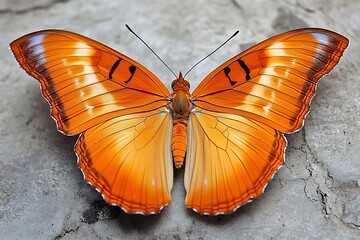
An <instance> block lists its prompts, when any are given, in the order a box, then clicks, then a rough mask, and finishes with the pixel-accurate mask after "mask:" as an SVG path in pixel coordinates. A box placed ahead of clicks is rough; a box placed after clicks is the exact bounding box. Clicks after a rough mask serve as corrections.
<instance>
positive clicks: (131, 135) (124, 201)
mask: <svg viewBox="0 0 360 240" xmlns="http://www.w3.org/2000/svg"><path fill="white" fill-rule="evenodd" d="M169 126H171V115H170V114H169V113H168V112H167V111H162V112H157V111H154V112H151V113H145V114H144V113H142V114H129V115H126V116H122V117H116V118H113V119H111V120H108V121H106V122H104V123H102V124H100V125H98V126H95V127H93V128H90V129H89V130H87V131H86V132H85V133H84V134H82V135H81V136H80V138H79V140H78V142H77V144H76V146H75V151H76V153H77V156H78V163H79V166H80V167H81V169H82V170H83V173H84V176H85V179H86V180H87V181H88V182H90V183H91V184H92V185H93V186H94V187H96V188H97V189H98V190H99V191H100V192H101V193H102V194H103V196H104V199H105V200H106V201H107V202H109V203H111V204H116V205H119V206H121V207H122V208H123V209H124V210H125V211H126V212H129V213H142V214H152V213H157V212H159V211H160V210H161V209H162V208H163V207H164V206H165V205H167V204H168V203H169V202H170V200H171V195H170V191H171V188H172V184H173V166H172V157H171V142H170V141H169V139H170V137H171V133H172V128H171V127H169Z"/></svg>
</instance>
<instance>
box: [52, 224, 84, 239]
mask: <svg viewBox="0 0 360 240" xmlns="http://www.w3.org/2000/svg"><path fill="white" fill-rule="evenodd" d="M79 228H80V226H77V227H76V228H74V229H72V228H68V229H66V228H65V229H63V230H62V232H61V234H60V235H58V236H56V237H55V238H54V240H57V239H61V238H63V237H64V236H65V235H66V234H68V233H72V232H76V231H77V230H79Z"/></svg>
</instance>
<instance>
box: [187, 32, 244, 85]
mask: <svg viewBox="0 0 360 240" xmlns="http://www.w3.org/2000/svg"><path fill="white" fill-rule="evenodd" d="M238 33H239V31H236V32H235V33H234V34H233V35H232V36H231V37H229V38H228V39H227V40H226V41H225V42H223V43H222V44H221V45H220V46H218V47H217V48H216V49H215V50H214V51H212V52H211V53H209V54H208V55H206V56H205V57H203V58H202V59H201V60H200V61H198V62H197V63H195V64H194V65H193V66H192V67H191V68H190V69H189V70H188V71H187V72H186V73H185V75H184V78H185V77H186V75H188V73H189V72H191V70H193V69H194V68H195V67H196V66H197V65H199V64H200V63H201V62H202V61H204V60H205V59H207V58H208V57H210V56H211V55H212V54H213V53H215V52H216V51H217V50H219V49H220V48H221V47H222V46H224V45H225V44H226V43H227V42H229V41H230V40H231V39H232V38H233V37H235V36H236V34H238Z"/></svg>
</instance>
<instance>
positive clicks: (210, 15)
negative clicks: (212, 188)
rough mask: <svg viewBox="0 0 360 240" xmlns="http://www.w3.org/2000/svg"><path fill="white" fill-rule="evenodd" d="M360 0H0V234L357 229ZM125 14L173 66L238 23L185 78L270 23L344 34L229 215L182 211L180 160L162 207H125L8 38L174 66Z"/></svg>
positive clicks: (325, 232) (355, 232)
mask: <svg viewBox="0 0 360 240" xmlns="http://www.w3.org/2000/svg"><path fill="white" fill-rule="evenodd" d="M359 12H360V2H359V1H358V0H347V1H343V0H337V1H335V0H334V1H329V0H311V1H305V0H297V1H296V0H288V1H276V2H275V1H268V0H263V1H258V0H245V1H240V0H227V1H220V0H219V1H216V0H208V1H205V0H200V1H194V0H182V1H159V0H151V1H150V0H143V1H142V0H132V1H116V0H113V1H96V0H79V1H75V0H33V1H21V0H0V29H1V31H0V53H1V54H0V56H1V57H0V66H1V71H0V239H125V238H129V239H244V238H248V239H290V238H291V239H294V238H296V239H359V238H358V237H359V235H360V77H359V76H360V68H359V65H360V59H359V56H360V54H359V53H360V52H359V50H360V44H359V38H360V15H359ZM124 23H128V24H130V25H131V26H132V27H133V29H134V30H136V31H137V33H138V34H140V35H141V36H142V37H143V38H144V39H145V40H146V41H147V43H148V44H149V45H151V46H152V47H153V48H154V49H155V50H156V51H157V53H158V54H159V55H160V56H162V57H163V58H164V60H165V61H166V62H167V63H168V64H169V65H170V66H171V67H172V68H173V69H174V70H175V71H176V72H177V71H179V70H183V71H186V70H187V69H188V68H189V67H190V66H191V65H192V64H193V63H194V62H195V61H197V60H198V59H200V58H201V57H203V56H204V55H205V54H207V53H208V52H210V51H212V50H213V49H214V48H215V47H216V46H218V45H219V44H220V43H221V42H222V41H224V40H225V39H226V38H227V37H228V36H230V35H231V34H232V33H233V32H234V31H235V30H237V29H238V30H240V34H239V35H238V36H237V37H236V38H235V39H233V40H232V41H231V42H230V43H229V44H228V45H226V46H225V47H224V48H223V49H222V50H220V51H219V52H218V53H217V54H216V55H214V56H213V57H212V58H210V59H208V60H207V61H206V63H204V64H202V65H200V66H198V67H197V68H196V69H195V70H194V71H193V72H192V73H191V74H190V75H189V77H188V78H189V79H190V81H191V83H192V86H193V87H194V86H196V85H197V84H198V83H199V81H200V80H201V79H202V78H203V77H204V76H205V75H206V74H207V73H208V72H209V71H210V70H212V69H213V68H214V67H216V66H217V65H219V64H220V63H222V62H223V61H224V60H226V59H228V58H229V57H231V56H233V55H235V54H236V53H238V52H239V51H240V50H244V48H245V47H248V46H250V45H252V44H254V43H256V42H258V41H261V40H263V39H265V38H267V37H269V36H271V35H273V34H276V33H279V32H281V31H285V30H288V29H293V28H298V27H307V26H311V27H323V28H328V29H331V30H334V31H336V32H339V33H341V34H343V35H345V36H347V37H348V38H349V39H350V42H351V45H350V47H349V49H348V50H347V52H346V53H345V56H344V58H343V59H342V60H341V62H340V64H339V66H338V67H337V68H336V69H335V70H334V71H333V72H332V73H331V74H330V75H328V76H326V77H325V78H324V79H323V80H322V81H321V82H320V84H319V86H318V92H317V96H316V97H315V99H314V100H313V102H312V112H311V113H310V114H309V116H308V118H307V120H306V126H305V128H303V129H302V130H301V131H299V132H297V133H295V134H293V135H290V136H288V141H289V146H288V149H287V152H286V153H287V162H286V165H285V167H284V168H283V170H282V171H280V172H278V173H277V174H276V176H275V178H274V179H273V181H272V182H271V183H270V184H269V186H268V188H267V189H266V191H265V194H264V195H263V196H262V197H261V198H259V199H256V200H254V201H253V203H251V204H248V205H246V206H244V207H242V208H240V209H239V210H238V211H237V212H235V213H234V214H232V215H229V216H217V217H206V216H200V215H198V214H196V213H193V212H192V211H190V210H187V209H186V208H185V206H184V196H185V190H184V187H183V170H180V171H176V173H175V179H174V188H173V191H172V194H173V201H172V203H171V204H170V205H169V206H167V207H166V208H165V209H163V211H162V212H161V213H160V214H159V215H155V216H148V217H144V216H138V215H127V214H125V213H124V212H122V211H121V210H120V209H118V208H116V207H112V206H109V205H107V204H106V203H104V201H102V198H101V196H100V195H99V194H98V193H97V192H96V191H95V190H94V189H93V188H92V187H91V186H89V185H87V184H85V183H84V181H83V178H82V174H81V172H80V170H79V169H78V168H77V166H76V157H75V154H74V153H73V151H72V147H73V145H74V143H75V141H76V137H66V136H63V135H62V134H60V133H58V132H57V131H56V129H55V123H54V121H53V120H52V119H51V118H50V117H49V108H48V106H47V103H46V102H45V100H43V99H42V97H41V95H40V91H39V87H38V84H37V82H36V81H35V80H33V79H31V78H30V77H29V76H27V75H26V73H24V71H22V70H21V69H20V68H19V67H18V66H17V64H16V62H15V61H14V59H13V56H12V54H11V53H10V51H9V49H8V44H9V43H10V42H11V41H12V40H13V39H15V38H17V37H19V36H21V35H24V34H26V33H29V32H32V31H35V30H39V29H44V28H60V29H68V30H72V31H75V32H78V33H81V34H84V35H87V36H90V37H92V38H95V39H97V40H99V41H101V42H104V43H105V44H107V45H109V46H112V47H113V48H115V49H117V50H119V51H121V52H123V53H124V54H126V55H128V56H130V57H132V58H134V59H136V60H138V61H139V62H141V63H142V64H143V65H145V66H147V67H148V68H149V69H150V70H152V71H153V72H154V73H155V74H156V75H157V76H159V77H160V78H161V79H163V81H164V82H165V83H166V84H167V85H168V86H169V84H170V82H171V81H172V80H173V77H172V75H171V74H170V73H169V72H168V71H167V70H166V69H165V68H164V66H163V65H162V64H161V63H160V62H159V61H158V60H157V59H156V58H155V57H154V56H153V55H152V54H151V53H150V52H149V51H148V50H147V49H146V48H145V47H144V46H143V45H142V43H140V42H139V41H138V40H137V39H135V38H134V36H133V35H132V34H131V33H130V32H128V31H127V30H126V28H125V27H124Z"/></svg>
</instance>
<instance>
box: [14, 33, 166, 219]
mask: <svg viewBox="0 0 360 240" xmlns="http://www.w3.org/2000/svg"><path fill="white" fill-rule="evenodd" d="M10 47H11V50H12V51H13V53H14V56H15V57H16V59H17V61H18V62H19V63H20V65H21V67H23V68H24V69H25V70H26V72H27V73H29V74H30V75H31V76H33V77H34V78H36V79H38V80H39V82H40V84H41V89H42V93H43V95H44V97H45V98H46V99H47V101H48V102H49V104H50V107H51V114H52V116H53V118H54V119H55V120H56V122H57V126H58V130H59V131H61V132H63V133H64V134H68V135H73V134H79V133H83V132H84V133H83V134H82V135H81V136H80V137H79V140H78V142H77V144H76V147H75V151H76V153H77V156H78V163H79V166H80V167H81V169H82V171H83V173H84V176H85V178H86V180H87V181H89V182H90V183H91V184H92V185H93V186H94V187H96V188H97V189H98V190H99V191H100V192H101V193H102V194H103V196H104V198H105V200H107V201H108V202H109V203H112V204H117V205H119V206H121V207H122V208H123V209H124V210H125V211H127V212H132V213H143V214H150V213H154V212H159V211H160V209H161V208H162V207H163V206H165V205H166V204H167V203H168V202H169V201H170V190H171V187H172V177H173V172H172V171H173V170H172V158H171V151H170V149H171V147H170V145H169V141H170V140H169V132H171V128H172V119H171V115H169V113H168V110H167V108H166V105H167V97H168V96H169V95H170V93H169V91H168V90H167V88H166V87H165V86H164V85H163V84H162V83H161V82H160V80H159V79H158V78H157V77H156V76H154V74H152V73H151V72H150V71H149V70H147V69H146V68H144V67H143V66H141V65H140V64H139V63H137V62H135V61H134V60H132V59H130V58H128V57H126V56H124V55H123V54H120V53H118V52H116V51H114V50H112V49H111V48H109V47H106V46H105V45H103V44H101V43H98V42H96V41H94V40H91V39H89V38H86V37H84V36H81V35H78V34H75V33H71V32H67V31H60V30H45V31H40V32H35V33H31V34H29V35H26V36H23V37H21V38H19V39H17V40H15V41H14V42H12V43H11V44H10ZM145 170H146V171H145Z"/></svg>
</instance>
